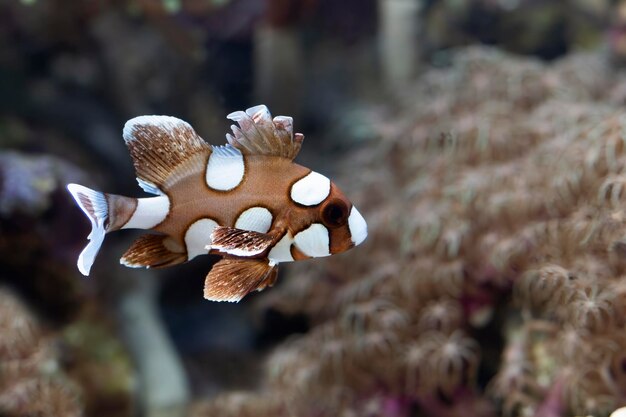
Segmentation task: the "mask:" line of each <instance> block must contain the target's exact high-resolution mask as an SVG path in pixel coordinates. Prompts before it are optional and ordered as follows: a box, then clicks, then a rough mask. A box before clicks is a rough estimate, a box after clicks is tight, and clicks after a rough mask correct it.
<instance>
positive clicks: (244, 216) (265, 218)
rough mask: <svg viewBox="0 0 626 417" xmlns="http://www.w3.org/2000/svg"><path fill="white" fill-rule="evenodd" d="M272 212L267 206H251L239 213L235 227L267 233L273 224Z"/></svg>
mask: <svg viewBox="0 0 626 417" xmlns="http://www.w3.org/2000/svg"><path fill="white" fill-rule="evenodd" d="M272 220H273V216H272V213H271V212H270V211H269V210H268V209H266V208H265V207H250V208H249V209H247V210H245V211H244V212H243V213H241V214H240V215H239V217H238V218H237V221H236V222H235V228H237V229H242V230H252V231H253V232H259V233H267V231H268V230H270V227H271V226H272Z"/></svg>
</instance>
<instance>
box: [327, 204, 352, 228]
mask: <svg viewBox="0 0 626 417" xmlns="http://www.w3.org/2000/svg"><path fill="white" fill-rule="evenodd" d="M347 221H348V206H347V205H346V203H344V202H343V201H341V200H339V199H333V200H330V201H329V202H328V203H326V204H325V205H324V207H322V222H323V223H324V225H325V226H327V227H331V228H334V227H340V226H343V225H344V224H346V222H347Z"/></svg>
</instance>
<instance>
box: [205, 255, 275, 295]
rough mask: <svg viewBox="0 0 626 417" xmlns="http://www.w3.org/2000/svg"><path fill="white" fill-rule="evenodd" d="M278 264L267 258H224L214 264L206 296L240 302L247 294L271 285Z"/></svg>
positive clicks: (208, 280) (206, 285) (208, 278)
mask: <svg viewBox="0 0 626 417" xmlns="http://www.w3.org/2000/svg"><path fill="white" fill-rule="evenodd" d="M277 274H278V266H277V265H276V264H272V263H270V262H269V260H267V259H242V258H224V259H222V260H221V261H219V262H218V263H216V264H215V265H214V266H213V269H211V271H210V272H209V274H208V275H207V277H206V280H205V282H204V298H206V299H207V300H211V301H230V302H238V301H239V300H241V299H242V298H243V297H244V296H245V295H246V294H248V293H250V292H252V291H254V290H257V291H261V290H262V289H264V288H266V287H271V286H272V285H274V283H275V282H276V277H277Z"/></svg>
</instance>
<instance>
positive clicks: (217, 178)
mask: <svg viewBox="0 0 626 417" xmlns="http://www.w3.org/2000/svg"><path fill="white" fill-rule="evenodd" d="M245 170H246V167H245V163H244V160H243V155H242V154H241V151H239V149H237V148H234V147H232V146H230V145H226V146H214V147H213V151H212V152H211V156H209V162H208V163H207V167H206V175H205V177H206V183H207V185H208V186H209V187H210V188H212V189H214V190H218V191H229V190H232V189H233V188H235V187H237V186H238V185H239V184H241V181H242V180H243V176H244V173H245Z"/></svg>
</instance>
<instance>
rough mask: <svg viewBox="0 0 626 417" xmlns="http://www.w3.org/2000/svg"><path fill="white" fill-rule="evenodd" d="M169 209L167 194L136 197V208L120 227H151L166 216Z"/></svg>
mask: <svg viewBox="0 0 626 417" xmlns="http://www.w3.org/2000/svg"><path fill="white" fill-rule="evenodd" d="M169 211H170V199H169V197H168V196H166V195H164V196H160V197H149V198H138V199H137V208H136V209H135V212H134V213H133V215H132V216H131V218H130V219H129V220H128V221H127V222H126V224H125V225H124V226H122V229H152V228H153V227H154V226H156V225H158V224H159V223H161V222H162V221H163V220H165V218H166V217H167V214H168V213H169Z"/></svg>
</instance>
